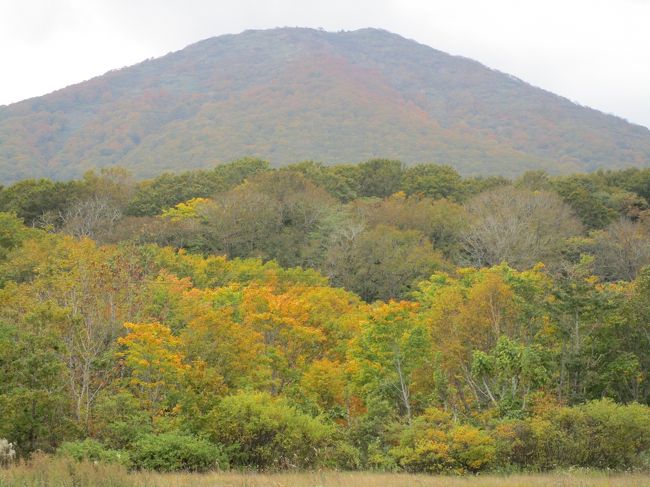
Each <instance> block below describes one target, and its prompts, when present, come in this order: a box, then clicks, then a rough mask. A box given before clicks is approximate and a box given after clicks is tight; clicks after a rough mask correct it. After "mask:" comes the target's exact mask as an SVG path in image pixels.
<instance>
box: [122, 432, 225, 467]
mask: <svg viewBox="0 0 650 487" xmlns="http://www.w3.org/2000/svg"><path fill="white" fill-rule="evenodd" d="M131 466H132V467H133V468H135V469H144V470H156V471H158V472H177V471H190V472H205V471H207V470H213V469H223V468H227V467H228V458H227V456H226V454H225V453H224V452H223V449H222V448H221V447H220V446H217V445H214V444H212V443H210V442H209V441H207V440H204V439H201V438H196V437H194V436H189V435H183V434H178V433H165V434H161V435H145V436H143V437H141V438H140V439H139V440H138V441H136V442H135V443H133V445H132V451H131Z"/></svg>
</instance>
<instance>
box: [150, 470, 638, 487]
mask: <svg viewBox="0 0 650 487" xmlns="http://www.w3.org/2000/svg"><path fill="white" fill-rule="evenodd" d="M143 485H147V486H152V487H154V486H155V487H163V486H164V487H168V486H169V487H190V486H192V487H501V486H502V487H551V486H552V487H591V486H594V487H605V486H607V487H610V486H611V487H623V486H625V487H628V486H635V487H636V486H650V476H642V475H613V476H605V475H596V474H553V475H516V476H509V477H499V476H482V477H440V476H438V477H433V476H425V475H402V474H379V473H378V474H374V473H335V472H325V473H302V474H298V473H297V474H276V475H261V474H249V475H242V474H213V475H205V476H196V475H160V476H148V477H146V481H145V483H144V484H143Z"/></svg>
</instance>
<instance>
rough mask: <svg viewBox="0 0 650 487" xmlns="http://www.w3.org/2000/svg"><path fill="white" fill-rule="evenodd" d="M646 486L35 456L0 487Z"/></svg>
mask: <svg viewBox="0 0 650 487" xmlns="http://www.w3.org/2000/svg"><path fill="white" fill-rule="evenodd" d="M77 486H78V487H412V486H418V487H492V486H499V487H551V486H552V487H628V486H630V487H631V486H634V487H637V486H639V487H641V486H650V475H647V474H622V473H617V474H607V473H605V472H594V471H586V470H583V471H581V470H576V471H569V472H561V473H551V474H515V475H508V476H499V475H481V476H469V475H468V476H429V475H408V474H390V473H373V472H328V471H313V472H292V473H269V474H266V473H240V472H214V473H207V474H193V473H174V474H157V473H150V472H140V473H137V472H136V473H129V472H128V471H127V470H126V469H125V468H123V467H121V466H117V465H105V464H92V463H88V462H82V463H77V462H75V461H71V460H68V459H62V458H53V457H49V456H47V455H35V456H34V457H33V458H32V460H31V461H30V462H29V463H21V464H17V465H14V466H11V467H8V468H4V469H3V468H0V487H77Z"/></svg>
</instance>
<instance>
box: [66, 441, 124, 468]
mask: <svg viewBox="0 0 650 487" xmlns="http://www.w3.org/2000/svg"><path fill="white" fill-rule="evenodd" d="M57 454H58V455H61V456H65V457H70V458H73V459H74V460H76V461H78V462H81V461H84V460H86V461H90V462H101V463H119V464H122V465H127V466H128V465H129V454H128V453H127V452H125V451H120V450H111V449H108V448H106V447H105V446H104V445H102V444H101V443H100V442H99V441H97V440H93V439H92V438H86V439H85V440H83V441H66V442H64V443H63V444H62V445H61V446H60V447H59V448H58V449H57Z"/></svg>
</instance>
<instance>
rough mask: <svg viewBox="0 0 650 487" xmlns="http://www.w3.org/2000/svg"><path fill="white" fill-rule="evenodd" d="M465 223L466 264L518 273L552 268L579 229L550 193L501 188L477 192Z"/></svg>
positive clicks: (564, 206) (567, 211)
mask: <svg viewBox="0 0 650 487" xmlns="http://www.w3.org/2000/svg"><path fill="white" fill-rule="evenodd" d="M466 208H467V211H468V213H469V215H470V221H471V224H470V226H469V228H468V230H467V231H466V232H465V234H464V237H463V248H464V252H465V255H466V260H467V261H468V263H469V264H471V265H476V266H491V265H495V264H499V263H501V262H504V261H505V262H507V263H508V264H510V265H512V266H513V267H516V268H519V269H523V268H527V267H530V266H533V265H534V264H536V263H537V262H543V263H545V264H547V265H550V266H553V265H554V264H556V263H557V262H558V261H559V260H560V254H561V247H562V245H563V244H564V242H565V240H566V239H567V238H568V237H571V236H574V235H577V234H579V233H580V232H581V230H582V227H581V224H580V222H579V221H578V220H577V219H576V217H575V216H574V215H573V212H572V211H571V208H570V207H569V206H568V205H567V204H566V203H564V202H563V201H562V199H561V198H560V197H559V196H558V195H556V194H555V193H549V192H545V191H530V190H524V189H516V188H514V187H502V188H498V189H494V190H492V191H487V192H485V193H481V194H479V195H478V196H476V197H475V198H473V199H471V200H470V201H469V202H468V203H467V205H466Z"/></svg>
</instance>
